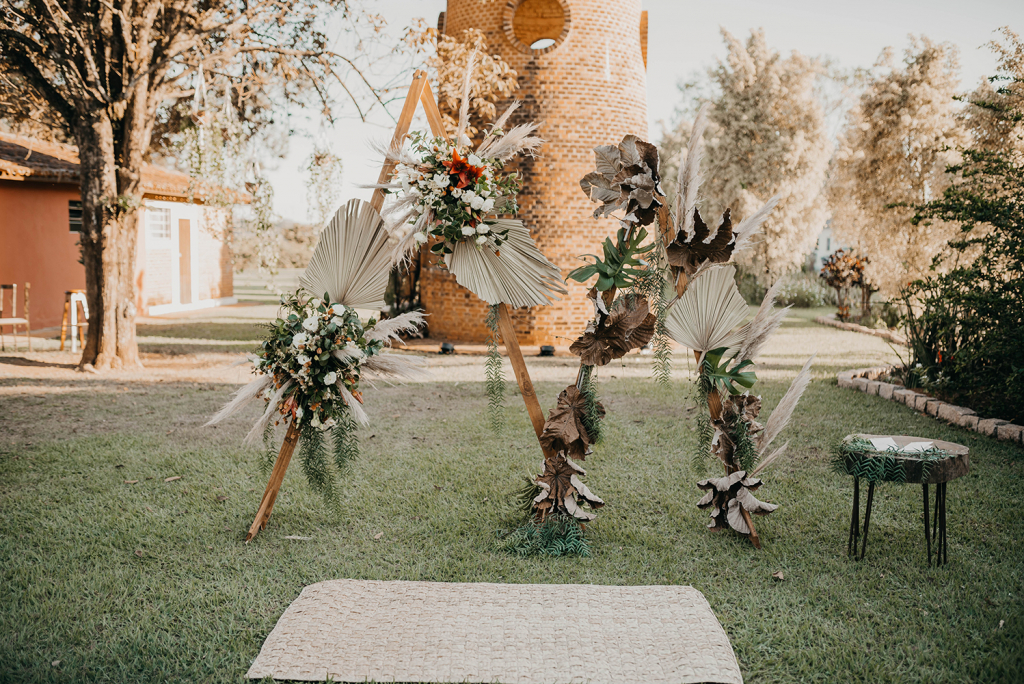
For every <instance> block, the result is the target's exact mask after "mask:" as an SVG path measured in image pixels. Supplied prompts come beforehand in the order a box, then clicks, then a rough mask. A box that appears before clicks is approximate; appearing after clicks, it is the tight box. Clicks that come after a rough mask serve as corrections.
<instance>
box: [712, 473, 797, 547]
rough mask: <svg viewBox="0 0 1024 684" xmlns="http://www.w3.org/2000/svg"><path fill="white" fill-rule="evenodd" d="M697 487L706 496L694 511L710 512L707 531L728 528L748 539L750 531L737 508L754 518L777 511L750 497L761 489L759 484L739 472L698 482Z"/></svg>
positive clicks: (757, 481) (769, 505) (759, 482)
mask: <svg viewBox="0 0 1024 684" xmlns="http://www.w3.org/2000/svg"><path fill="white" fill-rule="evenodd" d="M697 486H698V487H700V488H701V489H703V490H705V491H706V492H707V494H705V495H704V497H703V498H702V499H701V500H700V501H699V502H697V507H698V508H701V509H706V508H711V509H712V511H711V522H710V523H708V527H709V528H711V530H712V531H715V532H717V531H719V530H722V529H725V528H726V527H731V528H732V529H734V530H736V531H737V532H739V533H740V534H747V535H749V534H750V532H751V530H750V527H749V526H748V525H747V523H746V521H745V520H744V519H743V514H742V513H741V512H740V508H742V509H743V510H746V511H747V513H752V514H754V515H768V514H769V513H771V512H772V511H774V510H775V509H776V508H778V505H776V504H770V503H765V502H763V501H759V500H758V499H757V498H756V497H755V496H754V495H753V494H752V493H751V492H753V491H754V490H756V489H757V488H758V487H760V486H761V481H760V480H758V479H755V478H748V477H747V474H746V472H744V471H742V470H737V471H736V472H734V473H732V474H731V475H726V476H725V477H718V478H709V479H707V480H701V481H700V482H698V483H697Z"/></svg>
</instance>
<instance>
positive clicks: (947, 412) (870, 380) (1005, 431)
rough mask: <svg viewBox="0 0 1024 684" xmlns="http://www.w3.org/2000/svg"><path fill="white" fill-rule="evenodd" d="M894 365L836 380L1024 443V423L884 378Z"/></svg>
mask: <svg viewBox="0 0 1024 684" xmlns="http://www.w3.org/2000/svg"><path fill="white" fill-rule="evenodd" d="M892 369H893V367H892V366H877V367H875V368H856V369H854V370H848V371H843V372H842V373H838V374H837V375H836V380H837V381H838V383H839V386H840V387H846V388H848V389H856V390H860V391H861V392H867V393H868V394H876V395H878V396H880V397H882V398H883V399H888V400H890V401H896V402H899V403H901V404H905V405H906V406H909V407H910V408H912V409H914V410H915V411H917V412H919V413H924V414H927V415H929V416H935V417H936V418H938V419H939V420H944V421H946V422H947V423H950V424H952V425H959V426H960V427H962V428H967V429H968V430H973V431H974V432H980V433H981V434H983V435H988V436H989V437H995V438H997V439H1001V440H1004V441H1007V442H1013V443H1014V444H1022V443H1024V426H1021V425H1014V424H1013V423H1011V422H1009V421H1006V420H1001V419H999V418H982V417H980V416H979V415H978V414H977V413H975V412H974V411H973V410H971V409H969V408H964V407H963V406H955V405H953V404H948V403H946V402H944V401H941V400H939V399H936V398H935V397H930V396H928V395H927V394H923V393H921V392H917V391H915V390H911V389H907V388H905V387H904V386H903V385H896V384H893V383H889V382H882V381H880V380H879V379H878V378H880V377H883V376H885V375H888V374H889V373H890V372H892Z"/></svg>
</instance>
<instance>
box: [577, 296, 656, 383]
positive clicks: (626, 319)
mask: <svg viewBox="0 0 1024 684" xmlns="http://www.w3.org/2000/svg"><path fill="white" fill-rule="evenodd" d="M657 323H658V317H657V316H656V315H654V314H652V313H651V312H650V307H649V306H648V304H647V300H646V299H645V298H644V297H623V298H621V299H619V300H618V301H617V302H616V303H615V305H614V306H613V307H612V310H611V312H610V313H609V314H608V316H607V317H605V318H604V321H603V322H602V323H601V325H600V326H597V327H595V326H594V324H593V322H591V323H590V325H588V326H587V331H586V332H585V333H583V334H582V335H581V336H580V337H579V339H577V340H576V341H575V342H573V343H572V345H570V346H569V351H570V352H572V353H573V354H575V355H576V356H578V357H580V361H581V362H582V363H583V364H584V365H587V366H603V365H605V364H607V363H608V362H609V361H612V360H613V359H620V358H622V357H623V356H625V355H626V354H627V353H629V352H630V351H631V350H633V349H640V348H641V347H643V346H644V345H645V344H647V343H648V342H650V341H651V338H652V337H654V330H655V327H656V325H657Z"/></svg>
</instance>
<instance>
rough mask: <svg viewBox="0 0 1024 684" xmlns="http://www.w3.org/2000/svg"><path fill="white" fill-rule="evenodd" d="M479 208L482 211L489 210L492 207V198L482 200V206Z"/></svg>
mask: <svg viewBox="0 0 1024 684" xmlns="http://www.w3.org/2000/svg"><path fill="white" fill-rule="evenodd" d="M480 208H481V209H482V210H483V211H485V212H488V211H490V210H491V209H493V208H494V200H493V199H488V200H484V203H483V206H482V207H480Z"/></svg>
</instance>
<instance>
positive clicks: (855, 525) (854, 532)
mask: <svg viewBox="0 0 1024 684" xmlns="http://www.w3.org/2000/svg"><path fill="white" fill-rule="evenodd" d="M859 536H860V478H859V477H854V478H853V514H852V515H851V516H850V537H849V539H848V540H847V542H846V555H847V556H850V555H852V556H853V557H854V558H856V557H857V538H858V537H859Z"/></svg>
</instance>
